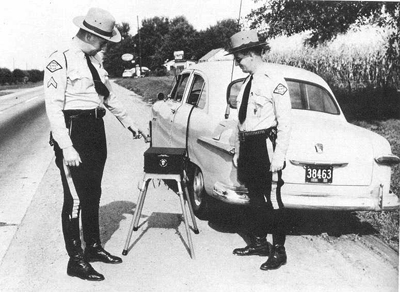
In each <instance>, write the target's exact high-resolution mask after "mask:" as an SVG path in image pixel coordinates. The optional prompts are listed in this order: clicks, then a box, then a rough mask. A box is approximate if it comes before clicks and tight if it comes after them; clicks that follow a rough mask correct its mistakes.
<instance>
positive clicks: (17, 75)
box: [12, 69, 27, 83]
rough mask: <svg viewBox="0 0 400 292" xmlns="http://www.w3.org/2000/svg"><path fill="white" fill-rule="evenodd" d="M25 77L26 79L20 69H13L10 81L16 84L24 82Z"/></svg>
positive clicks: (25, 75)
mask: <svg viewBox="0 0 400 292" xmlns="http://www.w3.org/2000/svg"><path fill="white" fill-rule="evenodd" d="M25 77H27V74H26V72H24V71H22V70H21V69H14V71H13V72H12V79H13V80H14V82H16V83H18V82H25Z"/></svg>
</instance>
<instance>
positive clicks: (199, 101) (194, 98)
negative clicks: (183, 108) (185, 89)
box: [186, 74, 206, 108]
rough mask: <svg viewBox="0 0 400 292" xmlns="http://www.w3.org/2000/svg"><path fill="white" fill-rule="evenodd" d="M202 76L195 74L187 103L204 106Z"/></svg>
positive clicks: (204, 96) (204, 91) (204, 88)
mask: <svg viewBox="0 0 400 292" xmlns="http://www.w3.org/2000/svg"><path fill="white" fill-rule="evenodd" d="M205 85H206V84H205V81H204V79H203V77H201V76H200V75H197V74H195V75H194V78H193V85H192V88H191V90H190V93H189V97H188V99H187V101H186V102H187V103H188V104H191V105H197V107H199V108H204V106H205V104H206V86H205Z"/></svg>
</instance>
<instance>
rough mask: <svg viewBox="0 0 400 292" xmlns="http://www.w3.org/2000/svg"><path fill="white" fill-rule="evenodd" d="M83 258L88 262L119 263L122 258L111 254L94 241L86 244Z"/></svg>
mask: <svg viewBox="0 0 400 292" xmlns="http://www.w3.org/2000/svg"><path fill="white" fill-rule="evenodd" d="M84 256H85V260H87V261H88V262H103V263H106V264H120V263H122V259H121V258H120V257H117V256H113V255H111V254H110V253H109V252H107V251H105V250H104V248H102V247H101V245H100V244H98V243H95V244H94V245H91V246H87V247H86V249H85V253H84Z"/></svg>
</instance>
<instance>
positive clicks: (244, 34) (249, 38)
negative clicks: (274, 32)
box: [227, 30, 268, 55]
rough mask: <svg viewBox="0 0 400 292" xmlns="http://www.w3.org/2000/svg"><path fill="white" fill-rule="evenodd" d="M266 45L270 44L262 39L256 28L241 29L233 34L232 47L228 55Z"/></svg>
mask: <svg viewBox="0 0 400 292" xmlns="http://www.w3.org/2000/svg"><path fill="white" fill-rule="evenodd" d="M265 46H268V43H267V42H263V41H260V39H259V37H258V34H257V31H256V30H246V31H240V32H238V33H235V34H234V35H233V36H231V48H230V49H229V50H228V54H227V55H230V54H235V53H238V52H240V51H244V50H248V49H253V48H257V47H265Z"/></svg>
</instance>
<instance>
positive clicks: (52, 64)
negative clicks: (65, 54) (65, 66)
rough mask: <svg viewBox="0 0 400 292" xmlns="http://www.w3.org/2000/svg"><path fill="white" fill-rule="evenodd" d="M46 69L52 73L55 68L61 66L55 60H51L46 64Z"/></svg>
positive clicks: (57, 68) (58, 68)
mask: <svg viewBox="0 0 400 292" xmlns="http://www.w3.org/2000/svg"><path fill="white" fill-rule="evenodd" d="M46 69H47V70H49V71H50V72H51V73H54V72H56V71H57V70H60V69H62V67H61V65H60V64H59V63H58V62H57V61H56V60H53V61H51V62H50V63H49V64H48V65H47V66H46Z"/></svg>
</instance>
